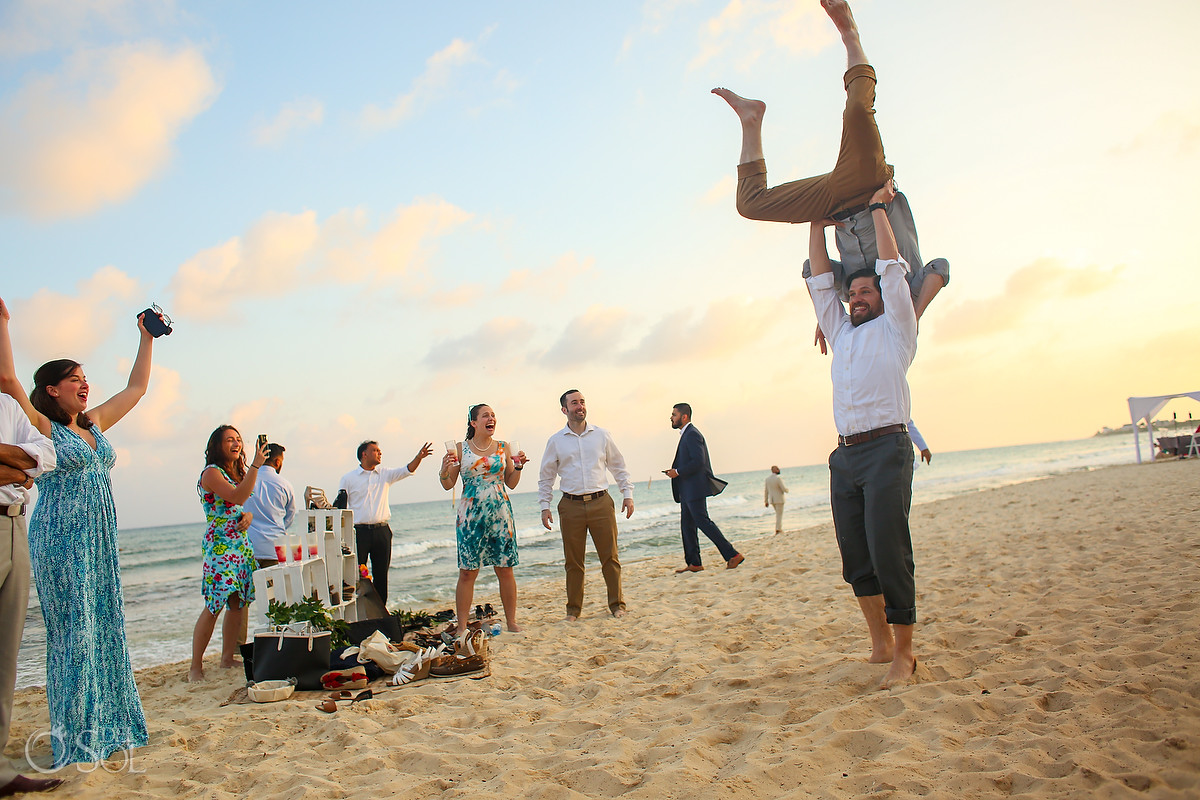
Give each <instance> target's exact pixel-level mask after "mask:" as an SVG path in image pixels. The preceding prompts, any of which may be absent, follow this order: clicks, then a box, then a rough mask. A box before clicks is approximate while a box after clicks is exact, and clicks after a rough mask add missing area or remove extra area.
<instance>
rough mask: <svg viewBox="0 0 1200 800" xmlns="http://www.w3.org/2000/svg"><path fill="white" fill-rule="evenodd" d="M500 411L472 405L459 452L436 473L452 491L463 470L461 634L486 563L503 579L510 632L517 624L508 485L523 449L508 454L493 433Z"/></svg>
mask: <svg viewBox="0 0 1200 800" xmlns="http://www.w3.org/2000/svg"><path fill="white" fill-rule="evenodd" d="M495 432H496V412H495V411H493V410H492V408H491V406H486V405H483V404H480V405H477V406H471V410H470V413H469V414H468V416H467V437H466V440H465V441H463V442H462V443H460V444H459V445H458V447H457V452H456V453H449V452H448V453H446V455H445V456H444V457H443V458H442V469H441V472H439V473H438V477H439V478H440V479H441V482H442V488H443V489H445V490H447V491H449V490H450V489H451V488H452V487H453V486H454V484H455V482H456V481H457V480H458V477H459V476H460V475H461V476H462V479H463V491H462V498H461V499H460V500H459V501H458V522H457V525H456V526H455V534H456V536H457V539H458V586H457V587H456V588H455V592H454V606H455V610H456V612H457V613H458V635H459V638H462V637H463V636H465V634H466V632H467V621H468V619H469V615H470V613H471V601H472V600H473V599H474V595H475V579H476V578H477V577H478V576H479V570H480V569H481V568H482V567H492V568H493V569H494V570H495V571H496V580H497V581H499V583H500V602H501V603H502V604H503V606H504V620H505V622H506V623H507V626H508V629H509V630H510V631H519V630H521V627H520V626H519V625H517V579H516V578H515V577H513V567H515V566H516V565H517V536H516V526H515V525H514V524H513V513H512V504H511V503H510V502H509V501H508V492H507V490H506V488H505V487H507V488H508V489H515V488H517V483H518V482H519V481H520V480H521V470H523V469H524V468H525V463H526V461H528V459H526V458H525V453H524V452H521V453H510V452H509V448H508V442H502V441H500V440H499V439H495V438H493V434H495Z"/></svg>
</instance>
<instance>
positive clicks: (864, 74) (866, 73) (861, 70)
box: [842, 64, 879, 90]
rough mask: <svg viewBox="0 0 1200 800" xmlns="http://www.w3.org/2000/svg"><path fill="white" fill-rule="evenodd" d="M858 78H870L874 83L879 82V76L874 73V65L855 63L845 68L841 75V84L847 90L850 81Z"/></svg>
mask: <svg viewBox="0 0 1200 800" xmlns="http://www.w3.org/2000/svg"><path fill="white" fill-rule="evenodd" d="M858 78H870V79H871V80H873V81H875V82H876V83H878V82H879V78H878V77H876V75H875V68H874V67H872V66H871V65H870V64H855V65H854V66H853V67H851V68H850V69H848V70H846V74H845V75H843V76H842V84H843V85H844V86H845V87H846V89H847V90H848V89H849V88H850V82H851V81H853V80H856V79H858Z"/></svg>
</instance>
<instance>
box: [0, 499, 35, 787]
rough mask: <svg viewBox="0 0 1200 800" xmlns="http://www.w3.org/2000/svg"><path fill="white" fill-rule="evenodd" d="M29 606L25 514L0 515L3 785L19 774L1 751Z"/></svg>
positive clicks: (0, 777)
mask: <svg viewBox="0 0 1200 800" xmlns="http://www.w3.org/2000/svg"><path fill="white" fill-rule="evenodd" d="M28 606H29V539H28V538H27V537H26V533H25V517H23V516H21V517H9V516H0V620H3V623H2V624H0V786H4V785H5V784H7V783H9V782H10V781H12V780H13V778H16V777H17V775H18V774H19V773H18V772H17V771H16V770H15V769H13V765H12V764H11V763H9V760H8V759H7V758H5V757H4V756H3V755H2V754H3V752H4V748H5V746H6V745H7V744H8V731H9V729H10V728H11V727H12V705H13V689H14V688H15V687H16V685H17V650H19V649H20V647H21V634H22V632H23V631H24V630H25V610H26V608H28Z"/></svg>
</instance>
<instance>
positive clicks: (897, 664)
mask: <svg viewBox="0 0 1200 800" xmlns="http://www.w3.org/2000/svg"><path fill="white" fill-rule="evenodd" d="M916 677H917V659H916V658H904V659H897V660H895V661H893V662H892V668H891V669H889V670H888V672H887V675H884V676H883V680H881V681H880V682H879V688H880V689H895V688H896V687H898V686H906V685H908V684H910V683H914V682H915V681H916Z"/></svg>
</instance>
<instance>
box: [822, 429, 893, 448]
mask: <svg viewBox="0 0 1200 800" xmlns="http://www.w3.org/2000/svg"><path fill="white" fill-rule="evenodd" d="M907 432H908V426H907V425H903V424H899V425H884V426H883V427H882V428H876V429H875V430H873V431H863V432H862V433H852V434H850V435H849V436H839V437H838V444H839V445H845V446H846V447H849V446H850V445H853V444H863V443H864V442H873V441H875V440H876V439H878V438H879V437H880V436H887V435H888V434H889V433H907Z"/></svg>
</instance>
